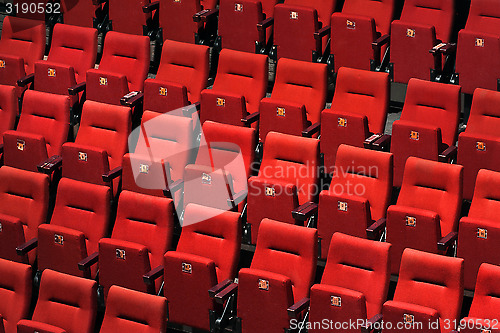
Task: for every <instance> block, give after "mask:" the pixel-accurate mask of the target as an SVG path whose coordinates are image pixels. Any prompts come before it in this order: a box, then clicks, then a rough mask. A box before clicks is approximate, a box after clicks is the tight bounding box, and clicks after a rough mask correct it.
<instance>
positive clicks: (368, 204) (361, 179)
mask: <svg viewBox="0 0 500 333" xmlns="http://www.w3.org/2000/svg"><path fill="white" fill-rule="evenodd" d="M334 169H335V171H334V173H333V176H332V181H331V183H330V188H329V189H328V190H323V191H321V193H320V195H319V211H318V220H317V221H318V222H317V226H318V236H319V238H320V239H321V258H326V255H327V253H328V248H329V245H330V238H331V237H332V235H333V234H334V233H335V232H342V233H345V234H348V235H352V236H356V237H360V238H367V233H366V228H368V227H369V226H370V225H372V223H374V222H375V221H379V220H383V219H385V216H386V211H387V207H388V206H389V203H390V200H391V192H392V155H391V154H388V153H384V152H378V151H373V150H366V149H363V148H357V147H352V146H347V145H341V146H340V147H339V151H338V158H337V161H336V164H335V168H334ZM310 204H313V203H310ZM306 208H307V207H306Z"/></svg>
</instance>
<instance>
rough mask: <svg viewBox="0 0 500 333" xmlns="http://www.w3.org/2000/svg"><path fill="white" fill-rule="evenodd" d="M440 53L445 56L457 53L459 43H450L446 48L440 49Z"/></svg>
mask: <svg viewBox="0 0 500 333" xmlns="http://www.w3.org/2000/svg"><path fill="white" fill-rule="evenodd" d="M439 52H441V53H442V54H444V55H450V54H453V53H456V52H457V43H448V44H446V45H445V46H443V47H441V48H439Z"/></svg>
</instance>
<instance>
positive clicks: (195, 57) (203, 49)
mask: <svg viewBox="0 0 500 333" xmlns="http://www.w3.org/2000/svg"><path fill="white" fill-rule="evenodd" d="M208 54H209V48H208V47H207V46H204V45H194V44H188V43H181V42H175V41H172V40H166V41H165V42H164V43H163V49H162V55H161V61H160V65H159V67H158V72H157V74H156V77H155V78H154V79H147V80H146V82H144V109H145V110H150V111H156V112H161V113H164V112H167V111H171V110H174V109H177V108H180V107H183V106H186V105H188V104H189V103H196V102H198V101H199V100H200V93H201V91H202V90H203V89H205V87H206V86H207V80H208V70H209V64H208V59H209V58H208ZM161 88H163V89H164V92H163V90H162V89H161Z"/></svg>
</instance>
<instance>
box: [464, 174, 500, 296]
mask: <svg viewBox="0 0 500 333" xmlns="http://www.w3.org/2000/svg"><path fill="white" fill-rule="evenodd" d="M499 185H500V174H499V173H498V172H493V171H490V170H479V173H478V176H477V182H476V189H475V191H474V197H473V198H472V204H471V207H470V210H469V215H468V216H466V217H462V219H461V220H460V224H459V226H460V228H459V233H458V254H457V255H458V257H460V258H464V262H465V288H466V289H469V290H473V289H474V286H475V283H476V276H477V271H478V269H479V266H480V265H481V263H483V262H487V263H490V264H495V265H499V264H500V255H499V253H498V251H497V250H496V247H497V244H498V241H497V237H499V235H500V224H499V222H500V219H499V218H498V216H497V213H496V212H497V211H498V208H499V207H500V206H499V202H498V200H500V192H499V190H498V189H499V188H498V186H499Z"/></svg>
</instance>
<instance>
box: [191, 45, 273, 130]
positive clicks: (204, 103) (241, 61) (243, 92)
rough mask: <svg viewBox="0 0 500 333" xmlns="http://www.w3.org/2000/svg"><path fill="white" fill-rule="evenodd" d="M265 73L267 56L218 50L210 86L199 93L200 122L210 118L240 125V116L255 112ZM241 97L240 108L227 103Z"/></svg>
mask: <svg viewBox="0 0 500 333" xmlns="http://www.w3.org/2000/svg"><path fill="white" fill-rule="evenodd" d="M267 76H268V65H267V56H265V55H262V54H251V53H246V52H240V51H233V50H229V49H224V50H222V51H221V53H220V56H219V67H218V69H217V76H216V77H215V82H214V84H213V87H212V89H210V90H209V89H205V90H204V91H203V92H202V98H201V116H200V121H201V123H202V124H203V123H204V122H205V120H213V121H217V122H222V123H226V124H231V125H237V126H241V125H242V123H241V119H242V118H245V117H246V116H247V115H248V114H251V113H254V112H257V111H259V103H260V100H261V99H262V98H264V97H265V96H266V90H267ZM242 97H243V103H242V105H241V107H240V108H235V107H234V106H233V105H231V102H232V101H233V100H235V99H236V100H240V99H241V98H242ZM221 99H222V100H223V102H222V105H221V102H220V100H221Z"/></svg>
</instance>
